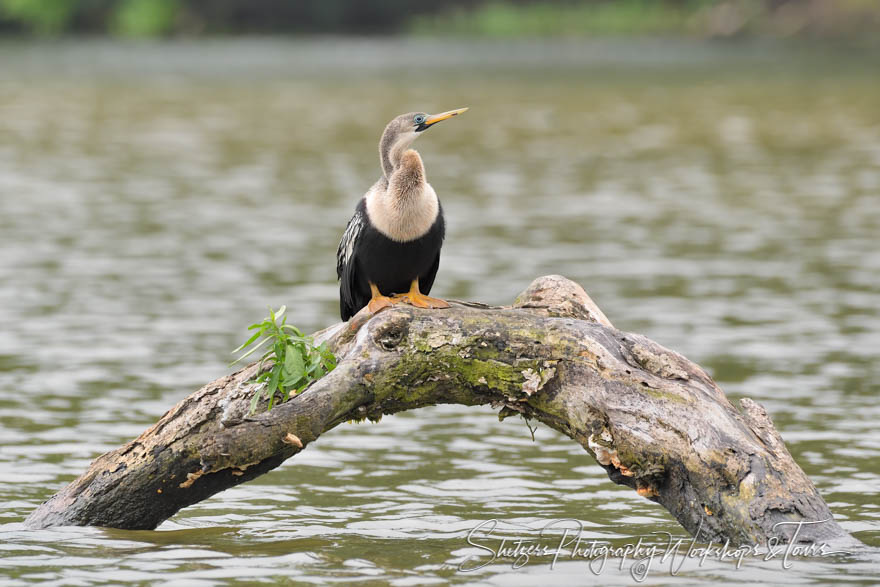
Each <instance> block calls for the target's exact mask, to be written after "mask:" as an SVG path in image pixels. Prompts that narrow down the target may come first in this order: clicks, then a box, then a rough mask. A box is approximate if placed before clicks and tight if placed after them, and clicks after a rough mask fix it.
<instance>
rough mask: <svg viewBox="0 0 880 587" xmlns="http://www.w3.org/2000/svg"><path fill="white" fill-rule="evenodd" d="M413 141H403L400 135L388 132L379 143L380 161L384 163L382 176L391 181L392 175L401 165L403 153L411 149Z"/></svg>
mask: <svg viewBox="0 0 880 587" xmlns="http://www.w3.org/2000/svg"><path fill="white" fill-rule="evenodd" d="M411 144H412V140H408V141H406V140H401V137H400V136H399V135H397V136H396V135H394V133H391V132H388V131H386V132H385V133H384V134H383V135H382V140H381V141H379V160H380V161H381V163H382V174H383V175H384V176H385V177H386V178H387V179H391V174H393V173H394V170H395V169H396V168H397V167H398V166H399V165H400V159H401V157H402V156H403V153H404V152H405V151H406V150H407V149H409V146H410V145H411Z"/></svg>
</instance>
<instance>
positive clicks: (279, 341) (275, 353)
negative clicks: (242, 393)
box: [230, 306, 336, 414]
mask: <svg viewBox="0 0 880 587" xmlns="http://www.w3.org/2000/svg"><path fill="white" fill-rule="evenodd" d="M286 309H287V307H286V306H281V308H280V309H279V310H278V311H277V312H275V311H274V310H273V309H272V308H271V307H270V308H269V316H268V317H267V318H266V319H264V320H263V321H262V322H257V323H256V324H251V325H250V326H248V330H256V332H255V333H254V334H253V335H252V336H251V337H250V338H249V339H247V340H246V341H245V342H244V343H243V344H242V345H241V346H240V347H238V348H237V349H235V350H234V351H232V352H233V353H238V352H241V351H244V350H245V349H247V348H248V347H251V348H250V350H248V351H247V352H246V353H244V354H243V355H241V356H240V357H238V358H237V359H235V360H234V361H232V363H230V366H232V365H234V364H235V363H238V362H239V361H242V360H244V359H246V358H247V357H249V356H250V355H252V354H253V353H255V352H256V351H257V350H259V349H260V348H262V347H263V346H265V345H266V344H269V345H270V347H269V349H268V350H266V351H265V352H264V353H263V355H262V356H261V357H260V364H259V366H258V367H257V373H258V375H257V376H256V377H254V378H253V379H251V380H250V381H249V383H265V384H266V385H265V386H261V387H259V388H258V389H257V392H256V393H255V394H254V397H253V398H252V399H251V412H250V413H251V414H253V413H254V412H255V411H256V410H257V403H258V402H259V401H260V398H261V397H264V396H265V397H266V399H268V400H269V407H268V410H271V409H272V406H274V405H275V403H276V398H278V397H279V396H280V400H279V402H278V403H283V402H286V401H287V400H288V398H290V396H291V395H296V394H298V393H300V392H301V391H302V390H304V389H305V388H306V387H308V385H309V384H310V383H311V382H312V381H316V380H318V379H320V378H321V377H323V376H324V375H326V374H327V373H329V372H330V371H332V370H333V369H334V368H335V367H336V356H335V355H334V354H333V353H332V352H331V351H330V349H329V348H327V344H326V343H323V342H322V343H321V344H320V345H318V346H315V341H314V340H313V339H312V337H310V336H306V335H304V334H303V333H302V332H301V331H300V330H299V328H297V327H296V326H292V325H290V324H287V318H286V317H284V319H283V320H281V323H280V324H279V323H278V320H279V319H281V318H282V316H284V312H285V310H286ZM259 339H262V340H260V341H259V342H257V340H259ZM254 343H256V344H254ZM267 361H272V368H271V369H269V370H264V369H263V365H264V363H266V362H267Z"/></svg>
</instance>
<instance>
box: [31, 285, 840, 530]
mask: <svg viewBox="0 0 880 587" xmlns="http://www.w3.org/2000/svg"><path fill="white" fill-rule="evenodd" d="M318 336H319V337H320V338H321V339H323V340H327V341H328V343H329V344H330V345H331V348H333V349H334V352H336V354H337V356H338V358H339V365H338V367H337V368H336V369H335V370H334V371H333V372H331V373H330V374H328V375H327V376H325V377H324V378H323V379H321V380H319V381H317V382H316V383H314V384H313V385H312V386H311V387H309V388H308V389H307V390H306V391H305V392H303V393H302V394H300V395H298V396H296V397H294V398H292V399H291V400H290V401H288V402H286V403H284V404H282V405H280V406H277V407H275V408H274V409H272V410H271V411H270V412H263V411H260V412H258V413H257V414H255V415H253V416H250V415H248V412H249V407H250V399H251V397H252V394H253V393H254V391H255V390H254V386H253V385H252V384H249V383H247V382H248V381H249V380H250V379H252V378H253V377H254V375H255V374H256V368H257V367H256V365H250V366H249V367H247V368H245V369H242V370H241V371H239V372H237V373H234V374H232V375H228V376H226V377H223V378H221V379H218V380H217V381H214V382H213V383H210V384H208V385H206V386H205V387H203V388H202V389H200V390H199V391H197V392H196V393H194V394H193V395H191V396H190V397H188V398H186V399H184V400H183V401H181V402H180V403H179V404H177V405H176V406H175V407H174V408H172V409H171V410H170V411H169V412H168V413H166V414H165V415H164V416H163V417H162V419H160V420H159V421H158V422H157V423H156V424H155V425H154V426H153V427H151V428H149V429H148V430H146V431H145V432H144V433H143V434H141V436H140V437H138V438H137V439H136V440H134V441H132V442H130V443H128V444H127V445H125V446H124V447H122V448H119V449H117V450H115V451H112V452H109V453H107V454H105V455H103V456H101V457H99V458H98V459H97V460H95V462H94V463H92V465H91V467H90V468H89V470H88V471H87V472H86V473H85V474H84V475H83V476H82V477H80V478H79V479H77V480H76V481H74V482H72V483H71V484H70V485H68V486H67V487H65V488H64V489H63V490H62V491H60V492H59V493H58V494H56V495H55V496H54V497H52V498H51V499H50V500H48V501H47V502H45V503H44V504H42V505H41V506H40V507H39V508H37V509H36V510H35V511H34V512H33V513H32V514H31V516H30V517H29V518H28V520H27V523H28V524H29V525H30V526H31V527H46V526H52V525H95V526H112V527H117V528H155V527H156V526H157V525H158V524H160V523H161V522H162V521H163V520H166V519H167V518H169V517H170V516H172V515H173V514H174V513H175V512H177V511H178V510H180V509H181V508H183V507H186V506H188V505H191V504H193V503H196V502H199V501H201V500H203V499H205V498H207V497H209V496H211V495H213V494H215V493H217V492H219V491H222V490H223V489H226V488H228V487H232V486H234V485H237V484H239V483H243V482H245V481H249V480H250V479H253V478H255V477H258V476H259V475H262V474H263V473H266V472H267V471H269V470H271V469H273V468H275V467H277V466H278V465H280V464H281V463H282V462H283V461H284V460H286V459H288V458H290V457H291V456H293V455H295V454H296V453H298V452H299V451H301V450H303V449H304V448H305V447H306V446H308V444H309V443H310V442H312V441H313V440H315V439H316V438H318V436H320V435H321V434H323V433H324V432H326V431H328V430H331V429H332V428H334V427H335V426H337V425H338V424H340V423H342V422H345V421H347V420H352V419H361V418H364V417H367V418H374V419H375V418H378V417H379V416H381V415H382V414H393V413H396V412H400V411H403V410H409V409H413V408H420V407H424V406H430V405H435V404H441V403H455V404H462V405H477V404H492V405H493V406H497V407H499V408H501V414H502V415H506V414H517V413H519V414H523V415H524V416H526V417H528V418H534V419H537V420H539V421H541V422H543V423H545V424H546V425H548V426H550V427H551V428H553V429H555V430H558V431H560V432H562V433H563V434H566V435H568V436H569V437H571V438H572V439H574V440H576V441H577V442H578V443H580V444H581V446H583V447H584V448H585V449H586V450H587V451H588V452H589V453H591V454H592V455H593V456H594V457H595V458H596V460H597V461H598V462H599V464H600V465H602V466H603V467H604V468H605V470H606V471H607V473H608V476H609V477H610V478H611V480H612V481H614V482H615V483H618V484H621V485H626V486H629V487H632V488H634V489H635V490H636V491H638V493H639V494H640V495H642V496H644V497H646V498H647V499H650V500H652V501H655V502H657V503H659V504H661V505H663V506H664V507H665V508H666V509H667V510H669V511H670V512H671V513H672V515H673V516H675V518H676V519H677V520H678V521H679V522H680V523H681V524H682V526H684V527H685V528H686V529H687V530H688V531H689V532H691V533H692V534H698V538H700V539H702V540H706V541H724V540H726V539H729V540H730V541H731V542H732V543H757V542H763V541H765V540H767V539H768V538H770V537H779V538H781V539H783V540H786V541H787V540H789V539H790V538H791V537H792V533H793V532H794V529H795V526H792V525H777V524H778V523H779V522H797V521H824V520H827V522H825V523H821V524H812V525H808V526H804V527H802V528H801V529H800V531H799V534H798V536H797V538H798V540H799V541H812V542H820V541H828V540H831V539H843V540H845V539H847V537H848V534H846V532H845V531H844V530H843V529H842V528H841V527H840V526H839V525H838V524H837V523H836V522H834V521H833V520H832V516H831V512H830V511H829V509H828V506H827V505H826V504H825V502H824V500H823V499H822V497H821V496H820V495H819V494H818V492H817V491H816V488H815V487H814V486H813V484H812V483H811V482H810V480H809V479H808V478H807V477H806V475H805V474H804V472H803V471H802V470H801V469H800V467H798V465H797V464H796V463H795V462H794V460H793V459H792V457H791V455H790V454H789V452H788V451H787V450H786V448H785V445H784V443H783V441H782V438H781V437H780V436H779V433H778V432H777V431H776V429H775V428H774V426H773V423H772V422H771V420H770V418H769V417H768V416H767V413H766V412H765V411H764V409H763V408H762V407H761V406H759V405H758V404H756V403H755V402H753V401H751V400H749V399H743V400H742V401H741V402H740V403H741V406H742V408H743V411H742V412H740V411H737V409H736V408H735V407H734V406H733V405H731V404H730V402H728V400H727V398H726V397H725V396H724V393H723V392H722V391H721V390H720V389H719V388H718V386H717V385H715V383H714V382H713V381H712V379H711V378H710V377H709V376H708V375H707V374H706V373H705V372H704V371H703V370H702V369H701V368H700V367H698V366H697V365H695V364H694V363H692V362H690V361H688V360H687V359H685V358H684V357H682V356H681V355H679V354H677V353H675V352H673V351H670V350H667V349H665V348H663V347H661V346H660V345H658V344H657V343H655V342H652V341H651V340H649V339H647V338H645V337H644V336H641V335H638V334H629V333H626V332H621V331H619V330H616V329H615V328H614V327H613V326H612V325H611V323H610V322H609V321H608V319H607V318H606V317H605V315H604V314H603V313H602V312H601V311H600V310H599V309H598V308H597V307H596V306H595V304H593V302H592V300H591V299H590V298H589V296H587V294H586V293H585V292H584V290H583V289H581V288H580V286H578V285H577V284H575V283H573V282H571V281H569V280H567V279H565V278H562V277H558V276H550V277H543V278H539V279H537V280H536V281H535V282H534V283H533V284H532V285H531V286H530V287H529V288H528V289H527V290H526V291H525V292H523V294H521V295H520V296H519V297H518V298H517V300H516V302H515V303H514V305H513V306H512V307H509V308H489V307H487V306H481V305H477V304H456V305H455V306H454V307H453V308H450V309H448V310H439V311H438V310H434V311H426V310H419V309H415V308H412V307H408V306H395V307H393V308H391V309H388V310H385V311H382V312H380V313H379V314H377V315H375V316H369V315H367V314H365V313H364V312H362V313H361V314H359V315H358V316H356V317H355V318H353V319H352V320H351V321H350V322H349V323H346V324H339V325H337V326H335V327H332V328H330V329H327V330H325V331H322V332H321V333H319V334H318Z"/></svg>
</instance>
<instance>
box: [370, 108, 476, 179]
mask: <svg viewBox="0 0 880 587" xmlns="http://www.w3.org/2000/svg"><path fill="white" fill-rule="evenodd" d="M466 110H467V108H459V109H457V110H449V111H448V112H441V113H440V114H426V113H425V112H409V113H408V114H401V115H400V116H398V117H397V118H395V119H394V120H392V121H391V122H389V123H388V126H386V127H385V132H383V133H382V140H381V141H379V155H380V156H381V159H382V169H383V170H384V171H385V174H386V175H387V174H389V173H390V172H391V171H392V170H393V169H394V167H395V165H396V164H397V162H398V161H399V160H400V155H401V154H402V153H403V152H404V151H405V150H407V149H408V148H409V147H410V146H411V145H412V144H413V142H414V141H415V140H416V139H417V138H418V137H419V136H420V135H421V134H422V133H423V132H425V131H426V130H428V129H429V128H431V127H432V126H434V125H435V124H437V123H438V122H442V121H444V120H449V119H450V118H452V117H453V116H457V115H459V114H461V113H462V112H465V111H466Z"/></svg>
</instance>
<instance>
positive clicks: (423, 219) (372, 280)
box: [336, 108, 467, 320]
mask: <svg viewBox="0 0 880 587" xmlns="http://www.w3.org/2000/svg"><path fill="white" fill-rule="evenodd" d="M466 110H467V108H458V109H457V110H449V111H448V112H442V113H440V114H426V113H424V112H410V113H407V114H401V115H400V116H397V117H396V118H394V119H393V120H392V121H391V122H389V123H388V125H387V126H386V127H385V130H384V132H383V133H382V138H381V139H380V140H379V162H380V164H381V167H382V176H381V177H380V178H379V180H378V181H377V182H376V183H375V184H373V187H371V188H370V189H369V190H368V191H367V192H366V194H364V196H363V197H362V198H361V199H360V200H359V201H358V203H357V206H356V207H355V211H354V215H353V216H352V217H351V220H349V221H348V225H347V226H346V228H345V232H344V233H343V235H342V239H341V240H340V241H339V248H338V249H337V250H336V277H337V278H338V279H339V314H340V315H341V316H342V319H343V320H348V319H349V318H350V317H352V316H354V315H355V314H357V312H358V311H359V310H361V309H362V308H363V307H364V306H367V307H368V309H369V311H370V312H371V313H375V312H378V311H379V310H381V309H383V308H386V307H388V306H391V305H392V304H396V303H400V302H403V303H407V304H410V305H412V306H416V307H419V308H448V307H449V303H448V302H446V301H445V300H441V299H439V298H432V297H430V296H428V295H427V294H429V293H430V292H431V286H432V285H433V284H434V277H435V276H436V275H437V268H438V267H439V265H440V247H441V246H442V245H443V238H444V237H445V234H446V224H445V220H444V218H443V208H442V207H441V205H440V200H439V199H438V198H437V193H436V192H435V191H434V188H432V187H431V184H429V183H428V181H427V178H426V176H425V165H424V163H423V162H422V158H421V157H420V156H419V153H418V152H417V151H415V150H414V149H411V148H410V147H411V146H412V144H413V142H414V141H415V140H416V139H417V138H418V137H420V136H421V135H422V133H424V132H425V131H426V130H428V129H429V128H431V127H433V126H434V125H435V124H437V123H438V122H442V121H444V120H448V119H450V118H452V117H453V116H458V115H459V114H461V113H463V112H465V111H466Z"/></svg>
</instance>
